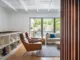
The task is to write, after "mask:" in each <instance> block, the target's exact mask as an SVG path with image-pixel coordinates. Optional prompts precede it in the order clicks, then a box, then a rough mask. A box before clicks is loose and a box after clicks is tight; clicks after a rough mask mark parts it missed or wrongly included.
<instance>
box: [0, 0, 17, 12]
mask: <svg viewBox="0 0 80 60" xmlns="http://www.w3.org/2000/svg"><path fill="white" fill-rule="evenodd" d="M1 1H2V2H3V3H5V4H6V5H8V6H9V7H10V8H12V9H13V10H15V11H16V9H15V8H14V7H13V6H12V5H11V4H10V3H9V2H8V1H7V0H1Z"/></svg>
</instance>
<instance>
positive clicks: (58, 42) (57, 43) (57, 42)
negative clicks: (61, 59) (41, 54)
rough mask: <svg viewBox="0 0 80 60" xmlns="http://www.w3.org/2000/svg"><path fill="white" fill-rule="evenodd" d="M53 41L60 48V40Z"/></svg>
mask: <svg viewBox="0 0 80 60" xmlns="http://www.w3.org/2000/svg"><path fill="white" fill-rule="evenodd" d="M55 43H56V45H57V48H58V49H60V41H56V42H55Z"/></svg>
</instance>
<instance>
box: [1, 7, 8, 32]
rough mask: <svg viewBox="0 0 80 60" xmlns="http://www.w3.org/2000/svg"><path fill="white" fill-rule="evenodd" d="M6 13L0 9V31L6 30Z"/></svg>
mask: <svg viewBox="0 0 80 60" xmlns="http://www.w3.org/2000/svg"><path fill="white" fill-rule="evenodd" d="M7 14H8V13H7V11H6V10H5V9H4V8H2V7H0V31H6V30H8V25H7V23H8V15H7Z"/></svg>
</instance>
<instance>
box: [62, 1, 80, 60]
mask: <svg viewBox="0 0 80 60" xmlns="http://www.w3.org/2000/svg"><path fill="white" fill-rule="evenodd" d="M61 60H80V0H61Z"/></svg>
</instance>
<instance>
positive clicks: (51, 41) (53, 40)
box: [46, 33, 60, 43]
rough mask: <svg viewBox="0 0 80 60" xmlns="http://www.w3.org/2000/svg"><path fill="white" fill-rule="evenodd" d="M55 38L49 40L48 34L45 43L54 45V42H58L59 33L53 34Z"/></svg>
mask: <svg viewBox="0 0 80 60" xmlns="http://www.w3.org/2000/svg"><path fill="white" fill-rule="evenodd" d="M53 34H54V35H55V38H50V34H49V33H47V34H46V43H55V42H56V41H60V33H53Z"/></svg>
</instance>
